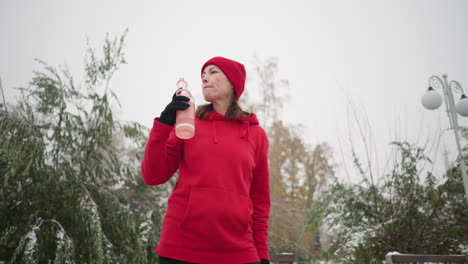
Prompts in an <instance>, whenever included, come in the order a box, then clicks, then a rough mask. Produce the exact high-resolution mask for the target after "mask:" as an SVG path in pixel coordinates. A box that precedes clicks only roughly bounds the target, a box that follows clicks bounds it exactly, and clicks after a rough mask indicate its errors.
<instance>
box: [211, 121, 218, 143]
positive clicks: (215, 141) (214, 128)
mask: <svg viewBox="0 0 468 264" xmlns="http://www.w3.org/2000/svg"><path fill="white" fill-rule="evenodd" d="M211 131H212V132H213V143H215V144H218V137H217V135H216V125H215V122H214V120H213V119H211Z"/></svg>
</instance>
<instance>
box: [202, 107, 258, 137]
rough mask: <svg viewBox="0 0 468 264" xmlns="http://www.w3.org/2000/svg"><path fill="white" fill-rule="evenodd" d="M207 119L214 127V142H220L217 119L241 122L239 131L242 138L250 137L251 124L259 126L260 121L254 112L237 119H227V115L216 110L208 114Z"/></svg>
mask: <svg viewBox="0 0 468 264" xmlns="http://www.w3.org/2000/svg"><path fill="white" fill-rule="evenodd" d="M207 120H209V121H210V122H211V129H212V131H211V132H212V134H213V136H212V138H213V143H214V144H218V136H217V131H216V121H224V122H238V123H240V124H241V126H240V129H239V130H240V131H239V137H240V138H241V139H246V140H249V139H250V126H252V125H255V126H258V125H259V122H258V119H257V115H255V114H254V113H252V115H251V116H250V117H238V118H236V119H234V120H233V119H226V116H225V115H222V114H220V113H218V112H216V111H213V112H211V113H209V114H208V117H207Z"/></svg>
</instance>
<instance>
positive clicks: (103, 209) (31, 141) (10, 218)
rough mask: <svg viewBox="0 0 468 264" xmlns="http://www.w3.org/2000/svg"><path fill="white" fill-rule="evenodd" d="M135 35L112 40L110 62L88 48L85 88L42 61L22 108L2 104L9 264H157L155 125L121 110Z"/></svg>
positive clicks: (2, 221)
mask: <svg viewBox="0 0 468 264" xmlns="http://www.w3.org/2000/svg"><path fill="white" fill-rule="evenodd" d="M125 36H126V32H125V33H124V34H123V35H122V36H121V37H118V38H114V39H112V40H110V39H109V37H108V36H106V39H105V43H104V45H103V50H102V51H103V53H102V55H101V56H100V57H99V56H98V55H97V54H95V52H94V51H93V50H92V49H91V48H88V51H87V55H86V62H85V83H84V85H83V86H81V85H76V84H75V82H74V79H73V77H72V76H71V74H70V73H69V71H68V70H67V69H59V70H57V69H56V68H54V67H52V66H50V65H48V64H46V63H45V62H42V61H38V62H39V63H40V64H41V65H42V67H43V68H42V69H41V70H40V71H36V72H34V76H33V79H32V81H31V82H30V85H29V86H28V87H27V88H23V89H21V94H22V97H21V99H19V101H18V102H17V104H16V105H14V107H8V109H7V108H6V107H5V106H3V105H2V106H0V181H1V184H0V263H15V264H16V263H156V261H157V257H156V255H155V254H154V253H153V252H152V251H153V248H154V246H155V245H156V244H157V241H156V239H157V237H158V234H159V228H160V223H161V220H160V218H161V209H160V208H159V206H158V202H157V200H156V199H157V197H158V196H160V195H161V194H160V193H161V192H158V189H157V188H153V189H152V190H150V189H149V188H145V187H144V186H145V185H144V183H143V181H142V180H141V177H140V160H141V157H142V151H143V148H144V144H145V141H146V133H147V129H145V128H144V127H142V126H141V125H140V124H138V123H134V122H127V123H125V122H118V121H117V120H115V119H114V113H113V112H112V109H111V108H112V107H111V105H112V103H114V102H117V103H118V100H117V97H116V95H115V94H114V93H113V92H112V89H111V85H110V84H111V82H110V81H111V79H112V76H113V75H114V73H115V72H116V71H117V70H118V69H119V67H120V66H121V65H122V64H124V63H125V59H124V40H125ZM88 47H89V44H88ZM10 106H13V105H12V104H10Z"/></svg>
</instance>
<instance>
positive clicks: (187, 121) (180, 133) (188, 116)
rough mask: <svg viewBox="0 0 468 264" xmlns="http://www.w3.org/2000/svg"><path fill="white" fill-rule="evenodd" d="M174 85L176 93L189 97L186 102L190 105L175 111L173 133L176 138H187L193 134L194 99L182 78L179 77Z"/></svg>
mask: <svg viewBox="0 0 468 264" xmlns="http://www.w3.org/2000/svg"><path fill="white" fill-rule="evenodd" d="M176 85H177V91H176V94H177V95H183V96H187V97H188V98H190V101H188V102H187V103H188V104H189V105H190V106H189V107H188V108H187V109H185V110H178V111H177V113H176V123H175V134H176V136H177V137H178V138H181V139H189V138H192V137H193V136H194V135H195V100H194V98H193V96H192V94H191V93H190V92H189V90H187V87H188V83H187V81H185V80H184V78H180V79H179V80H178V81H177V83H176Z"/></svg>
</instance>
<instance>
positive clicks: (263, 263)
mask: <svg viewBox="0 0 468 264" xmlns="http://www.w3.org/2000/svg"><path fill="white" fill-rule="evenodd" d="M260 263H261V264H270V261H269V260H268V259H261V260H260Z"/></svg>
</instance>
